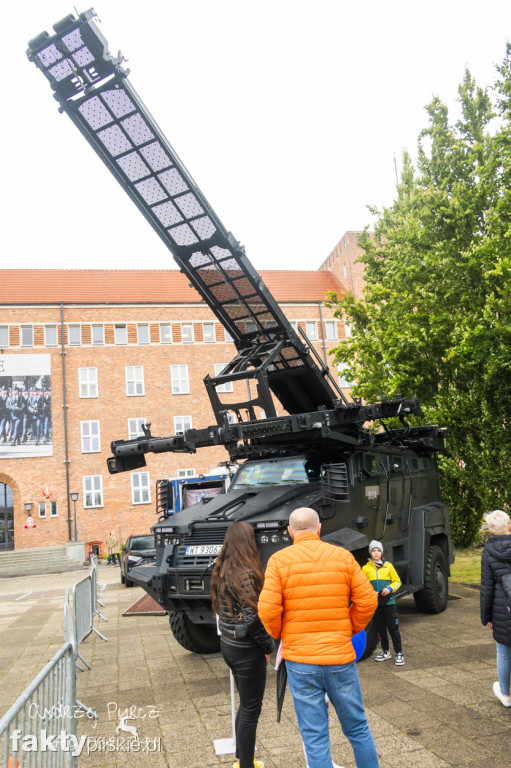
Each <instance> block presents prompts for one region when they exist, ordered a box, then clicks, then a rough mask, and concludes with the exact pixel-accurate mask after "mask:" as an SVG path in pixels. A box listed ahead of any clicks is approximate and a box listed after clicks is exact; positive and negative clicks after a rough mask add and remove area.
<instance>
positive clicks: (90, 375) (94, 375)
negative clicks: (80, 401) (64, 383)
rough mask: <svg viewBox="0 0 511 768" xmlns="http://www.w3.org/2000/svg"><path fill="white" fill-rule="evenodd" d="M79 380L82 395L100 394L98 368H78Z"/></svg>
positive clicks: (95, 395)
mask: <svg viewBox="0 0 511 768" xmlns="http://www.w3.org/2000/svg"><path fill="white" fill-rule="evenodd" d="M78 381H79V385H80V397H97V396H98V369H97V368H78Z"/></svg>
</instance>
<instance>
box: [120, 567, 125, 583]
mask: <svg viewBox="0 0 511 768" xmlns="http://www.w3.org/2000/svg"><path fill="white" fill-rule="evenodd" d="M121 584H126V576H125V575H124V573H123V572H122V568H121Z"/></svg>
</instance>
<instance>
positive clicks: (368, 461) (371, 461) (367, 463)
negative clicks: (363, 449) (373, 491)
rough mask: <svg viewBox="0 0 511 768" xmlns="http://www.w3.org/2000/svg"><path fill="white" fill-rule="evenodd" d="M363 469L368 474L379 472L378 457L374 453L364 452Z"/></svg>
mask: <svg viewBox="0 0 511 768" xmlns="http://www.w3.org/2000/svg"><path fill="white" fill-rule="evenodd" d="M364 470H365V472H367V474H368V475H377V474H379V466H378V459H377V457H376V456H375V454H374V453H364Z"/></svg>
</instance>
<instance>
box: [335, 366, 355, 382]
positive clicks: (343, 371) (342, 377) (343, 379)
mask: <svg viewBox="0 0 511 768" xmlns="http://www.w3.org/2000/svg"><path fill="white" fill-rule="evenodd" d="M347 370H348V366H347V365H345V364H344V363H339V365H338V366H337V373H338V374H339V386H340V387H351V384H352V382H351V380H350V379H348V378H346V373H347Z"/></svg>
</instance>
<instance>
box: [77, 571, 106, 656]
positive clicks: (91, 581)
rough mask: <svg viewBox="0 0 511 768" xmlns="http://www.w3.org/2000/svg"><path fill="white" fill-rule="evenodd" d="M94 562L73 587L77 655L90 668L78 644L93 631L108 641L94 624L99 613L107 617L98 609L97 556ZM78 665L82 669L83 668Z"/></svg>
mask: <svg viewBox="0 0 511 768" xmlns="http://www.w3.org/2000/svg"><path fill="white" fill-rule="evenodd" d="M95 560H96V562H95V563H94V562H92V564H91V569H90V572H89V574H88V575H87V576H85V578H83V579H82V580H81V581H78V582H77V583H76V584H75V585H74V587H73V614H72V615H73V630H74V631H73V634H74V638H75V642H76V656H77V658H79V659H80V661H82V662H83V664H85V666H86V667H87V669H90V664H89V663H88V662H87V661H85V659H84V658H83V656H82V655H81V654H80V652H79V651H78V646H79V645H80V643H82V642H83V641H84V640H85V638H87V637H88V636H89V635H90V633H91V632H95V633H96V634H97V635H99V637H100V638H101V639H102V640H105V642H106V641H107V639H108V638H106V637H105V636H104V635H102V634H101V632H99V630H97V629H96V627H95V626H94V624H93V621H94V616H95V615H99V616H101V617H102V618H103V619H104V620H105V621H106V619H105V617H104V616H103V615H102V614H101V612H100V611H99V610H98V609H97V603H98V575H97V569H98V564H97V558H95ZM77 666H78V669H80V670H81V671H83V670H82V668H81V667H80V666H79V665H77Z"/></svg>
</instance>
